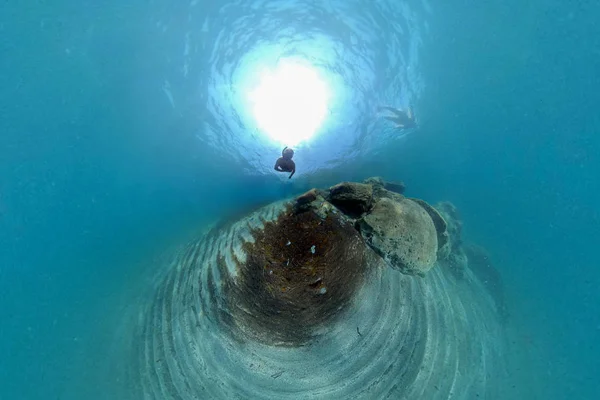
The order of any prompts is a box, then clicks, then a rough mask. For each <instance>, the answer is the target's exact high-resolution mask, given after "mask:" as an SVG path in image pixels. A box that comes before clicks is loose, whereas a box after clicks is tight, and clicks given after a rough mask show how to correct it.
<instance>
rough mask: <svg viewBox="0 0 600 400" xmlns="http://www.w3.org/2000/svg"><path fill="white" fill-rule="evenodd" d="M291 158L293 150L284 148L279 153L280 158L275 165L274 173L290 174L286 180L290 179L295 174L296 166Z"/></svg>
mask: <svg viewBox="0 0 600 400" xmlns="http://www.w3.org/2000/svg"><path fill="white" fill-rule="evenodd" d="M292 157H294V150H292V149H290V148H288V147H287V146H285V147H284V148H283V150H282V151H281V157H279V158H278V159H277V162H276V163H275V171H278V172H291V174H290V177H289V178H288V179H291V178H292V176H294V174H295V173H296V164H295V163H294V162H293V161H292Z"/></svg>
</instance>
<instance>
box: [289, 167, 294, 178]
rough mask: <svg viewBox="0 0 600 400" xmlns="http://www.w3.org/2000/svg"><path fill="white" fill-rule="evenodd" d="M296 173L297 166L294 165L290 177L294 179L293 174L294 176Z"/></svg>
mask: <svg viewBox="0 0 600 400" xmlns="http://www.w3.org/2000/svg"><path fill="white" fill-rule="evenodd" d="M295 173H296V167H295V166H294V169H293V170H292V173H291V174H290V177H289V178H288V179H292V176H294V174H295Z"/></svg>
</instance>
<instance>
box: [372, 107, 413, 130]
mask: <svg viewBox="0 0 600 400" xmlns="http://www.w3.org/2000/svg"><path fill="white" fill-rule="evenodd" d="M379 110H380V111H382V110H386V111H390V112H391V113H392V114H393V115H385V116H384V117H383V118H385V119H387V120H388V121H391V122H393V123H394V126H395V127H396V128H397V129H410V128H416V127H417V121H416V120H415V116H414V114H413V110H412V107H408V109H407V110H406V111H403V110H401V109H399V108H394V107H379Z"/></svg>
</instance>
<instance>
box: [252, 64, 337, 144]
mask: <svg viewBox="0 0 600 400" xmlns="http://www.w3.org/2000/svg"><path fill="white" fill-rule="evenodd" d="M249 100H250V102H251V104H252V111H253V114H254V118H255V119H256V123H257V125H258V128H259V129H260V130H261V131H263V132H264V133H266V134H267V135H268V136H269V137H271V139H272V140H274V141H276V142H279V143H280V144H284V145H288V146H295V145H297V144H299V143H300V142H303V141H306V140H308V139H310V138H311V137H313V135H314V134H315V133H316V132H317V130H318V129H319V127H320V126H321V124H322V123H323V120H324V118H325V116H326V115H327V110H328V101H329V88H328V86H327V84H326V83H325V82H324V81H323V80H322V79H321V77H320V76H319V74H318V73H317V71H316V70H315V69H313V68H311V67H309V66H306V65H302V64H298V63H295V62H291V61H281V62H280V63H279V64H278V65H277V67H276V68H274V69H273V70H265V71H263V72H262V74H261V75H260V77H259V80H258V85H257V86H256V87H255V88H254V89H253V90H251V91H250V93H249Z"/></svg>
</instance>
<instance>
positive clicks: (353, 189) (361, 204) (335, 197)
mask: <svg viewBox="0 0 600 400" xmlns="http://www.w3.org/2000/svg"><path fill="white" fill-rule="evenodd" d="M329 201H330V202H331V203H332V204H333V205H335V206H336V207H337V208H339V209H340V210H341V211H342V212H344V213H345V214H347V215H349V216H352V217H359V216H360V215H361V214H363V213H365V212H366V211H368V210H369V209H370V208H371V206H372V204H373V187H372V186H371V185H367V184H364V183H355V182H342V183H340V184H337V185H335V186H332V187H331V188H330V189H329Z"/></svg>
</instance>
